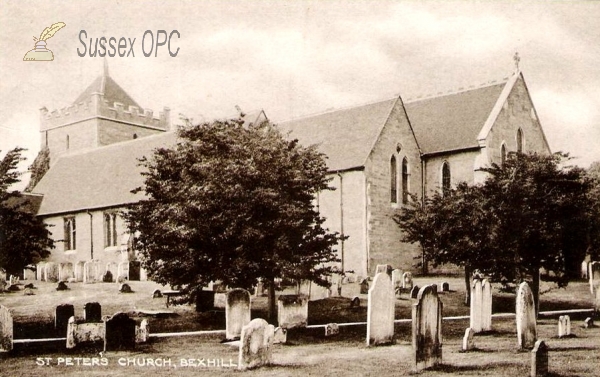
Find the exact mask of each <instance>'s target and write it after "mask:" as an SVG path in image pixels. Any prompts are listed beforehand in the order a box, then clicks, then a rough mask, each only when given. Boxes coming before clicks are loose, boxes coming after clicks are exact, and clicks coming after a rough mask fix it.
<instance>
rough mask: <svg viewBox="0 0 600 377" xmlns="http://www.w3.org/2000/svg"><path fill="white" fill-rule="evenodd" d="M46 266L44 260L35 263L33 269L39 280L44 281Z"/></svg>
mask: <svg viewBox="0 0 600 377" xmlns="http://www.w3.org/2000/svg"><path fill="white" fill-rule="evenodd" d="M45 268H46V263H45V262H40V263H38V264H37V265H36V270H35V278H36V279H37V280H39V281H44V280H45V279H44V270H45Z"/></svg>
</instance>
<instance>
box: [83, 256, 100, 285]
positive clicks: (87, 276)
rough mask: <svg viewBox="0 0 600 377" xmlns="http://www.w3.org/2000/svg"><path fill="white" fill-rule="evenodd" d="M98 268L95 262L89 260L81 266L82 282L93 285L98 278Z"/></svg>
mask: <svg viewBox="0 0 600 377" xmlns="http://www.w3.org/2000/svg"><path fill="white" fill-rule="evenodd" d="M97 270H98V266H97V263H96V261H93V260H89V261H87V262H85V264H84V265H83V282H84V283H94V282H96V280H97V277H98V271H97Z"/></svg>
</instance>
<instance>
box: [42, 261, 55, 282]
mask: <svg viewBox="0 0 600 377" xmlns="http://www.w3.org/2000/svg"><path fill="white" fill-rule="evenodd" d="M44 272H45V273H44V275H45V276H46V281H51V282H56V281H58V266H57V265H56V263H54V262H48V263H46V266H45V267H44Z"/></svg>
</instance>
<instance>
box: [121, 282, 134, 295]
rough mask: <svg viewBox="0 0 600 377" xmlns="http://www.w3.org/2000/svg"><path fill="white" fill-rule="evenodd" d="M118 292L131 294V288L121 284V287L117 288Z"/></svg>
mask: <svg viewBox="0 0 600 377" xmlns="http://www.w3.org/2000/svg"><path fill="white" fill-rule="evenodd" d="M119 292H121V293H133V291H132V290H131V287H130V286H129V284H127V283H123V284H121V286H120V287H119Z"/></svg>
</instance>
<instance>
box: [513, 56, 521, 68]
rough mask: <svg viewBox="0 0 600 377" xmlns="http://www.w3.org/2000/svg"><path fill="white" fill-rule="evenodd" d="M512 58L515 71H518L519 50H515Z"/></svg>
mask: <svg viewBox="0 0 600 377" xmlns="http://www.w3.org/2000/svg"><path fill="white" fill-rule="evenodd" d="M513 60H514V61H515V72H519V62H520V61H521V57H520V56H519V52H518V51H517V52H515V56H513Z"/></svg>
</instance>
